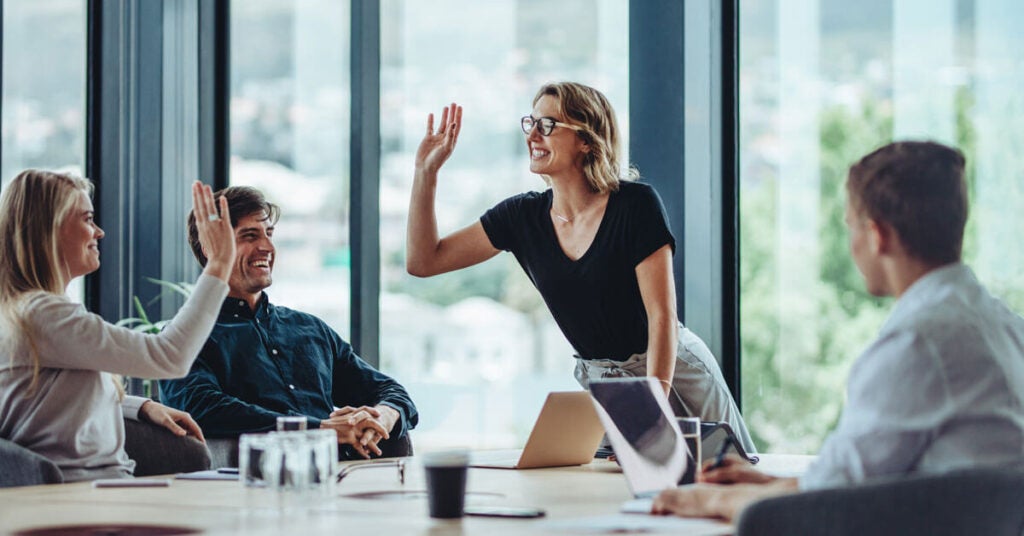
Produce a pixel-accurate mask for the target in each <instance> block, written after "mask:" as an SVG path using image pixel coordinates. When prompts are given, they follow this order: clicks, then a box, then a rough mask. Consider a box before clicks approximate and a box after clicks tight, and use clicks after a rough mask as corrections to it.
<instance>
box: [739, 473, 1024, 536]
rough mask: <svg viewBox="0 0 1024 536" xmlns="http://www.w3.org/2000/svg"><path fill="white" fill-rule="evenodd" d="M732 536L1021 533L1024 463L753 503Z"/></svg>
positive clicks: (997, 535)
mask: <svg viewBox="0 0 1024 536" xmlns="http://www.w3.org/2000/svg"><path fill="white" fill-rule="evenodd" d="M736 534H737V535H738V536H770V535H771V536H775V535H790V534H800V535H815V534H822V535H826V534H827V535H829V536H846V535H849V536H862V535H864V534H872V535H883V536H884V535H890V534H891V535H906V534H911V535H912V534H927V535H929V536H954V535H973V534H984V535H986V536H1002V535H1005V536H1021V535H1022V534H1024V468H984V469H970V470H964V471H958V472H954V473H949V474H945V475H939V476H916V477H909V478H901V479H887V480H879V481H873V482H869V483H864V484H860V485H856V486H851V487H847V488H835V489H825V490H817V491H808V492H803V493H797V494H794V495H787V496H783V497H775V498H770V499H765V500H762V501H759V502H756V503H754V504H751V505H750V506H749V507H747V508H746V510H744V511H743V512H742V513H741V514H740V518H739V520H738V522H737V532H736Z"/></svg>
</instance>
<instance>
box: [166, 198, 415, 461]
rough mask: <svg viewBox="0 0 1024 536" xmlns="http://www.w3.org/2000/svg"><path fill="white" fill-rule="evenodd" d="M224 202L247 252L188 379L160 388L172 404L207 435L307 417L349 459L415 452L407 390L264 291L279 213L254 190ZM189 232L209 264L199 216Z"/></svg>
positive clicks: (190, 221)
mask: <svg viewBox="0 0 1024 536" xmlns="http://www.w3.org/2000/svg"><path fill="white" fill-rule="evenodd" d="M221 197H226V198H227V200H228V207H229V210H230V212H231V220H232V221H231V225H232V227H233V228H234V230H235V243H236V244H237V250H238V254H237V257H236V259H235V265H234V267H233V268H232V272H231V277H230V279H229V281H228V286H229V292H228V297H227V298H226V299H225V300H224V303H223V305H222V306H221V310H220V315H219V317H218V318H217V323H216V324H215V325H214V327H213V332H212V333H211V334H210V337H209V339H208V340H207V341H206V344H205V345H204V346H203V349H202V351H201V352H200V353H199V357H198V358H197V359H196V361H195V363H194V364H193V365H192V369H191V371H190V372H189V374H188V376H186V377H185V378H182V379H180V380H166V381H161V382H160V389H161V391H162V393H163V399H164V402H165V403H166V404H167V405H169V406H172V407H175V408H179V409H183V410H185V411H188V412H189V413H191V414H192V416H193V417H194V418H195V419H196V421H197V422H198V423H199V425H200V426H201V427H202V429H203V431H204V433H205V434H206V435H207V437H237V436H238V435H239V434H243V433H248V432H265V431H268V430H273V429H275V427H276V423H277V417H280V416H285V415H292V416H305V417H306V419H307V421H308V427H309V428H317V427H319V428H332V429H334V430H335V431H337V433H338V443H340V444H343V445H349V446H350V447H347V448H342V449H341V451H342V452H343V453H344V454H345V455H346V456H348V457H351V455H352V451H354V452H355V453H356V454H358V455H359V456H362V457H363V458H369V457H370V456H371V455H376V456H382V455H384V456H386V455H389V454H390V455H403V454H405V453H404V452H401V451H400V450H399V451H395V450H394V449H395V448H396V447H398V446H399V445H400V444H401V443H400V442H399V441H398V440H399V438H402V436H404V435H405V433H406V432H407V431H408V430H411V429H412V428H413V427H415V426H416V423H417V421H418V415H417V413H416V406H415V405H413V403H412V400H411V399H410V398H409V394H408V393H407V392H406V391H405V389H404V388H403V387H402V386H401V385H399V384H398V383H397V382H396V381H395V380H393V379H391V378H389V377H388V376H386V375H384V374H382V373H380V372H378V371H377V370H375V369H374V368H373V367H371V366H370V365H369V364H367V363H366V362H365V361H363V360H362V359H360V358H359V356H357V355H356V354H355V352H353V350H352V346H350V345H349V344H348V343H347V342H345V341H344V340H342V339H341V337H339V336H338V334H337V333H335V332H334V330H332V329H331V328H330V327H328V326H327V324H325V323H324V322H323V321H322V320H320V319H319V318H316V317H314V316H312V315H309V314H306V313H301V312H298V311H293V310H291V309H288V308H286V307H281V306H279V305H272V304H271V303H270V301H269V300H268V298H267V295H266V293H265V292H263V290H264V289H265V288H267V287H269V286H270V284H271V272H272V271H273V267H274V261H275V260H276V258H275V255H274V253H275V250H274V243H273V240H272V237H273V234H274V225H275V224H276V222H277V219H278V216H279V209H278V207H277V206H276V205H274V204H272V203H269V202H267V201H266V199H265V198H264V197H263V194H261V193H260V192H259V191H258V190H256V189H254V188H249V187H240V186H233V187H230V188H226V189H224V190H221V191H220V192H217V194H216V198H217V199H220V198H221ZM188 232H189V243H190V245H191V246H192V252H193V253H194V254H195V257H196V259H197V260H198V261H199V264H201V265H205V264H206V255H205V254H204V252H203V250H202V248H201V246H200V244H199V238H198V233H197V230H196V224H195V215H194V214H190V215H189V219H188ZM186 408H187V409H186ZM378 443H379V444H378Z"/></svg>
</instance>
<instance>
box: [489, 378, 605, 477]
mask: <svg viewBox="0 0 1024 536" xmlns="http://www.w3.org/2000/svg"><path fill="white" fill-rule="evenodd" d="M603 435H604V428H603V427H602V426H601V421H600V420H599V419H598V417H597V412H596V411H594V403H593V402H591V399H590V395H589V394H588V393H587V392H586V391H569V392H553V393H549V394H548V397H547V400H545V401H544V406H543V407H542V408H541V410H540V415H539V416H538V417H537V422H535V423H534V425H533V431H531V432H530V438H529V439H527V440H526V446H525V447H523V450H522V451H512V452H510V451H501V452H474V453H472V454H471V455H470V467H486V468H495V469H536V468H539V467H561V466H566V465H583V464H585V463H590V461H591V460H593V459H594V451H596V450H597V446H598V445H599V444H600V443H601V437H602V436H603Z"/></svg>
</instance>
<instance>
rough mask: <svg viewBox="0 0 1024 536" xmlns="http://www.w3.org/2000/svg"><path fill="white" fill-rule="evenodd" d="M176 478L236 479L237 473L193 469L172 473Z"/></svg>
mask: <svg viewBox="0 0 1024 536" xmlns="http://www.w3.org/2000/svg"><path fill="white" fill-rule="evenodd" d="M174 478H176V479H178V480H238V473H237V472H235V473H226V472H224V471H220V470H217V469H211V470H209V471H195V472H192V473H178V474H176V475H174Z"/></svg>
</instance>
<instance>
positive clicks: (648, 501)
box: [619, 497, 654, 514]
mask: <svg viewBox="0 0 1024 536" xmlns="http://www.w3.org/2000/svg"><path fill="white" fill-rule="evenodd" d="M653 506H654V498H653V497H644V498H642V499H633V500H630V501H626V502H624V503H622V506H620V507H619V511H620V512H622V513H623V514H649V513H651V508H652V507H653Z"/></svg>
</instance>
